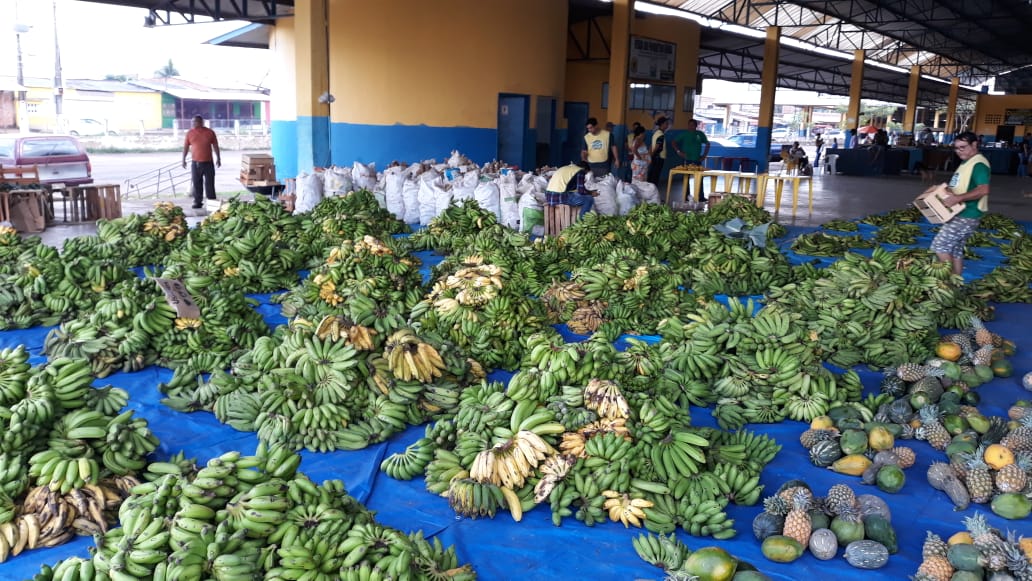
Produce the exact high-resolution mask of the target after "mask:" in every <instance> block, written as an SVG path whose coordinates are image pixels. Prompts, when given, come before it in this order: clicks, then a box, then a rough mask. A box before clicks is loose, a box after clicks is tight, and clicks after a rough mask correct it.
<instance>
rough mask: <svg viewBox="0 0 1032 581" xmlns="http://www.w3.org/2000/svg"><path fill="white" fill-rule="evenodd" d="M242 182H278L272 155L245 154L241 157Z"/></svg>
mask: <svg viewBox="0 0 1032 581" xmlns="http://www.w3.org/2000/svg"><path fill="white" fill-rule="evenodd" d="M240 181H242V182H245V183H248V184H250V183H251V182H274V181H276V164H275V161H274V160H273V157H272V156H271V155H267V154H264V153H245V154H243V155H241V156H240Z"/></svg>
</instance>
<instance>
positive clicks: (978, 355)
mask: <svg viewBox="0 0 1032 581" xmlns="http://www.w3.org/2000/svg"><path fill="white" fill-rule="evenodd" d="M994 350H995V349H994V347H993V346H992V345H985V346H983V347H979V348H978V350H977V351H975V352H974V353H973V354H972V355H971V362H972V363H974V364H975V365H989V364H991V363H992V362H993V351H994Z"/></svg>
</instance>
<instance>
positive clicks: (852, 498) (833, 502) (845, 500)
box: [825, 484, 856, 514]
mask: <svg viewBox="0 0 1032 581" xmlns="http://www.w3.org/2000/svg"><path fill="white" fill-rule="evenodd" d="M825 504H826V506H827V508H828V511H829V512H830V513H831V514H839V513H841V512H842V510H843V509H845V508H847V507H852V506H855V505H856V493H855V492H853V489H852V488H850V487H849V486H848V485H846V484H836V485H834V486H832V487H831V488H829V489H828V496H827V498H826V499H825Z"/></svg>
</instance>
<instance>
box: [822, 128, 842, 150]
mask: <svg viewBox="0 0 1032 581" xmlns="http://www.w3.org/2000/svg"><path fill="white" fill-rule="evenodd" d="M821 139H823V140H824V147H831V141H832V140H833V139H838V144H839V147H842V146H843V145H845V143H846V134H845V133H844V132H842V131H840V130H838V129H836V130H834V131H828V132H825V133H822V134H821Z"/></svg>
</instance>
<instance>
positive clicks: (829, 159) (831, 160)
mask: <svg viewBox="0 0 1032 581" xmlns="http://www.w3.org/2000/svg"><path fill="white" fill-rule="evenodd" d="M838 157H839V156H838V154H837V153H829V154H828V155H826V156H824V170H825V173H828V174H830V175H836V174H837V173H838Z"/></svg>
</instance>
